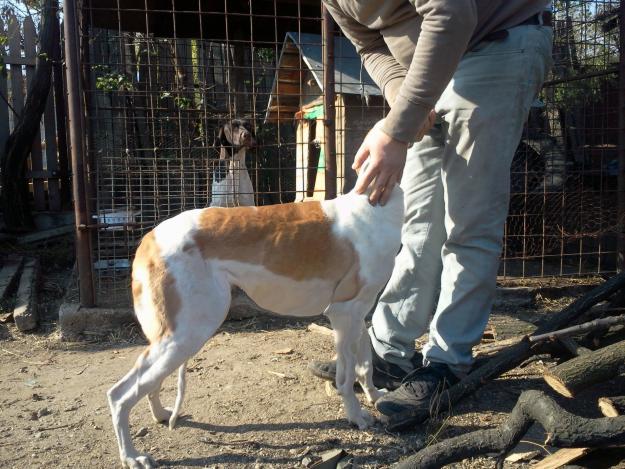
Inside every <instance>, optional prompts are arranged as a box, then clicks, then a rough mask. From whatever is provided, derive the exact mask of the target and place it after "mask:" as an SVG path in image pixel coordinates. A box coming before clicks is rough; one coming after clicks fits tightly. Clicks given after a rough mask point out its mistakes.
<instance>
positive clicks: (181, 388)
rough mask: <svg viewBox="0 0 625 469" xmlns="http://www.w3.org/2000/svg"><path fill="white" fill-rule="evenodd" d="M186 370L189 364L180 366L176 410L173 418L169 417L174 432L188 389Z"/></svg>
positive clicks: (170, 427) (174, 409) (170, 426)
mask: <svg viewBox="0 0 625 469" xmlns="http://www.w3.org/2000/svg"><path fill="white" fill-rule="evenodd" d="M186 370H187V362H184V363H183V364H182V365H180V368H178V393H177V394H176V402H175V403H174V408H173V410H172V411H171V416H170V417H169V429H170V430H173V429H174V427H175V426H176V421H177V420H178V415H179V414H180V408H181V407H182V400H183V399H184V392H185V389H186V387H187V381H186Z"/></svg>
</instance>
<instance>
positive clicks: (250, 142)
mask: <svg viewBox="0 0 625 469" xmlns="http://www.w3.org/2000/svg"><path fill="white" fill-rule="evenodd" d="M216 145H217V146H218V147H219V161H218V163H219V165H218V166H216V167H215V170H214V171H213V185H212V189H211V207H241V206H242V207H248V206H253V205H256V204H255V203H254V188H253V187H252V180H251V179H250V175H249V173H248V171H247V165H246V163H245V155H246V153H247V150H249V149H250V148H253V147H254V146H255V145H256V138H255V137H254V132H253V131H252V126H251V125H250V124H249V122H247V121H245V120H241V119H233V120H232V121H230V122H227V123H225V124H224V125H222V126H221V127H220V128H219V134H218V135H217V142H216Z"/></svg>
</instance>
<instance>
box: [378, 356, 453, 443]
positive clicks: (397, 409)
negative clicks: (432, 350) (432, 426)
mask: <svg viewBox="0 0 625 469" xmlns="http://www.w3.org/2000/svg"><path fill="white" fill-rule="evenodd" d="M458 381H460V380H459V378H458V377H457V376H456V375H455V374H454V373H453V372H452V371H451V370H450V369H449V367H448V366H447V365H445V364H443V363H431V364H430V365H428V366H426V367H424V368H421V369H419V370H415V371H413V372H411V373H409V374H408V375H406V376H405V377H404V381H403V383H402V384H401V386H399V387H398V388H397V389H395V390H394V391H393V392H389V393H388V394H385V395H383V396H382V397H381V398H380V399H378V400H377V402H376V403H375V408H376V409H378V411H379V412H380V413H381V414H382V415H383V416H385V417H386V419H385V423H386V425H387V428H388V429H389V430H391V431H399V430H404V429H407V428H409V427H410V426H412V425H415V424H417V423H421V422H423V421H424V420H426V419H427V418H428V417H430V415H437V414H438V413H439V411H445V410H447V409H448V407H449V406H448V405H447V404H446V403H445V402H442V401H441V397H442V396H443V391H445V390H447V389H449V388H450V387H451V386H453V385H454V384H456V383H457V382H458ZM443 399H444V397H443Z"/></svg>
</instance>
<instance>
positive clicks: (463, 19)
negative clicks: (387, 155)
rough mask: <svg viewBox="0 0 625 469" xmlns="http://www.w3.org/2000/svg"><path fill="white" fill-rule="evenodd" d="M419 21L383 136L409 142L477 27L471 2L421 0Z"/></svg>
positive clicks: (440, 91)
mask: <svg viewBox="0 0 625 469" xmlns="http://www.w3.org/2000/svg"><path fill="white" fill-rule="evenodd" d="M417 12H418V13H419V14H420V15H421V17H422V18H423V22H422V24H421V33H420V35H419V40H418V42H417V45H416V47H415V51H414V55H413V58H412V62H411V64H410V68H409V69H408V72H407V74H406V78H405V79H404V80H403V83H402V84H401V86H400V88H399V90H398V91H397V96H396V97H395V99H394V101H393V102H392V105H391V111H390V113H389V115H388V116H387V117H386V119H385V124H384V129H383V130H384V132H385V133H387V134H388V135H390V136H391V137H393V138H395V139H397V140H399V141H402V142H411V141H413V139H414V136H415V135H416V134H417V133H418V131H419V129H421V127H422V126H423V124H424V122H425V121H426V119H427V116H428V113H429V112H430V110H431V109H432V108H433V107H434V105H435V104H436V102H437V101H438V99H439V98H440V96H441V94H442V93H443V91H444V89H445V87H446V86H447V85H448V83H449V82H450V80H451V78H452V76H453V74H454V72H455V70H456V68H457V67H458V63H459V62H460V59H461V58H462V55H463V54H464V52H465V51H466V48H467V45H468V43H469V40H470V38H471V36H472V34H473V31H474V29H475V25H476V24H477V13H476V8H475V4H474V1H473V0H453V1H449V0H422V1H420V2H417Z"/></svg>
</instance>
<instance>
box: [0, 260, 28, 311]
mask: <svg viewBox="0 0 625 469" xmlns="http://www.w3.org/2000/svg"><path fill="white" fill-rule="evenodd" d="M23 261H24V258H23V257H22V256H14V255H11V256H9V257H8V258H7V259H6V260H5V261H4V265H3V266H2V269H1V270H0V300H4V299H5V298H7V297H8V296H9V295H10V294H11V290H13V288H14V286H15V284H16V283H17V280H18V279H19V272H20V270H21V268H22V263H23Z"/></svg>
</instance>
